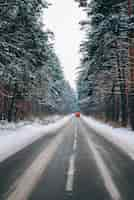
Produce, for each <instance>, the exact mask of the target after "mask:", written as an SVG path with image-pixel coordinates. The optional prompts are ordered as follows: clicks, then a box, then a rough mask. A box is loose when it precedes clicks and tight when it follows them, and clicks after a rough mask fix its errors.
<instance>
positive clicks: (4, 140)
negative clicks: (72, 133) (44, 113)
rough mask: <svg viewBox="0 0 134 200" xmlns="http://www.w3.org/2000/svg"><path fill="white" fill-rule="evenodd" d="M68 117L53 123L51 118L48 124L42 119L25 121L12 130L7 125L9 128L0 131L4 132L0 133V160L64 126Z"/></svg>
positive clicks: (69, 117)
mask: <svg viewBox="0 0 134 200" xmlns="http://www.w3.org/2000/svg"><path fill="white" fill-rule="evenodd" d="M70 119H71V116H67V117H64V118H63V119H61V120H58V121H57V122H55V123H53V120H52V121H51V123H49V124H48V125H45V122H43V121H42V123H40V122H37V121H35V122H31V123H28V124H27V122H26V125H24V124H21V126H20V127H18V128H15V129H14V128H13V129H12V130H10V128H9V127H8V128H9V129H4V130H2V129H1V130H0V131H2V132H4V134H1V133H0V162H2V161H4V160H5V159H6V158H8V157H10V156H11V155H13V154H15V153H16V152H18V151H20V150H21V149H23V148H25V147H26V146H28V145H30V144H32V143H33V142H34V141H36V140H38V139H39V138H41V137H43V136H44V135H48V134H53V133H55V131H57V130H58V129H60V128H61V127H64V125H65V124H66V123H68V122H69V120H70ZM13 126H14V125H13Z"/></svg>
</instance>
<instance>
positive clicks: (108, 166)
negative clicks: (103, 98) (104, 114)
mask: <svg viewBox="0 0 134 200" xmlns="http://www.w3.org/2000/svg"><path fill="white" fill-rule="evenodd" d="M55 127H57V128H55ZM55 127H53V128H52V127H51V131H50V130H49V134H46V132H47V128H45V129H44V132H45V134H43V132H42V131H41V134H40V137H39V136H38V137H36V139H35V135H34V134H33V133H32V134H33V136H32V137H30V139H29V137H28V138H26V136H25V140H26V141H27V140H28V142H26V141H25V144H26V143H27V145H24V140H23V145H21V148H18V147H17V148H16V147H14V149H15V151H13V147H12V145H11V146H10V145H9V144H8V145H9V146H10V148H9V149H10V150H11V149H12V153H10V154H9V152H8V150H7V151H4V150H3V154H4V156H3V154H2V153H1V155H2V156H1V157H0V158H1V162H0V200H44V199H45V200H90V199H91V200H133V199H134V160H133V156H132V155H133V152H132V151H129V149H127V150H126V151H125V148H124V147H122V145H123V146H124V143H123V142H122V143H121V142H120V143H119V142H115V141H116V139H115V138H116V137H115V138H114V137H113V135H111V133H108V132H107V131H108V130H107V129H103V130H102V129H99V128H98V129H97V128H96V127H97V126H96V123H95V122H94V121H92V120H89V119H88V118H85V117H84V116H82V117H81V118H76V117H75V116H70V117H68V118H66V120H63V122H62V123H60V125H58V126H55ZM52 130H53V131H52ZM50 132H52V134H51V133H50ZM29 134H30V133H29ZM21 137H22V136H21ZM33 138H34V139H33ZM111 138H112V139H111ZM8 143H9V141H8ZM14 145H17V144H14ZM19 146H20V145H19ZM7 147H8V146H7ZM3 148H4V147H3ZM7 149H8V148H7Z"/></svg>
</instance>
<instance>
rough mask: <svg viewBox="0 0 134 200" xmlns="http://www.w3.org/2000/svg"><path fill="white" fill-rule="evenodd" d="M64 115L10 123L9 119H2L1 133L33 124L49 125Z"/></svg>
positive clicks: (8, 132) (0, 124) (10, 132)
mask: <svg viewBox="0 0 134 200" xmlns="http://www.w3.org/2000/svg"><path fill="white" fill-rule="evenodd" d="M61 118H62V117H61V116H60V115H54V116H47V117H44V119H42V120H41V119H39V118H34V119H31V120H25V121H19V122H17V123H14V122H11V123H8V121H4V120H3V121H0V135H1V134H2V135H3V134H4V135H7V134H12V133H14V132H15V131H19V130H21V128H23V127H26V126H29V125H32V126H38V125H41V124H42V125H47V124H50V123H54V122H56V121H58V120H59V119H61Z"/></svg>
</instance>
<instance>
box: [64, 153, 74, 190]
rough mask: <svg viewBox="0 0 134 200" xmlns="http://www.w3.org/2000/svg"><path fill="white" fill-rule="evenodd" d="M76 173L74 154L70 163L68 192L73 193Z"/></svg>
mask: <svg viewBox="0 0 134 200" xmlns="http://www.w3.org/2000/svg"><path fill="white" fill-rule="evenodd" d="M74 173H75V154H72V155H71V157H70V161H69V170H68V176H67V183H66V191H67V192H71V191H73V182H74Z"/></svg>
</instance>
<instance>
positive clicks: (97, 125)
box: [82, 116, 134, 160]
mask: <svg viewBox="0 0 134 200" xmlns="http://www.w3.org/2000/svg"><path fill="white" fill-rule="evenodd" d="M82 119H83V120H84V122H85V123H86V124H87V125H88V126H89V127H90V128H91V129H92V130H94V131H95V132H96V133H97V134H99V135H101V136H103V137H104V138H105V139H106V140H107V141H109V142H111V143H113V144H114V145H116V146H117V147H119V148H120V149H121V150H122V151H123V152H125V153H126V154H127V155H128V156H129V157H130V158H131V159H132V160H134V132H133V131H131V130H129V129H127V128H126V129H125V128H113V127H112V126H110V125H107V124H104V123H102V122H99V121H97V120H95V119H93V118H91V117H85V116H82Z"/></svg>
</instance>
